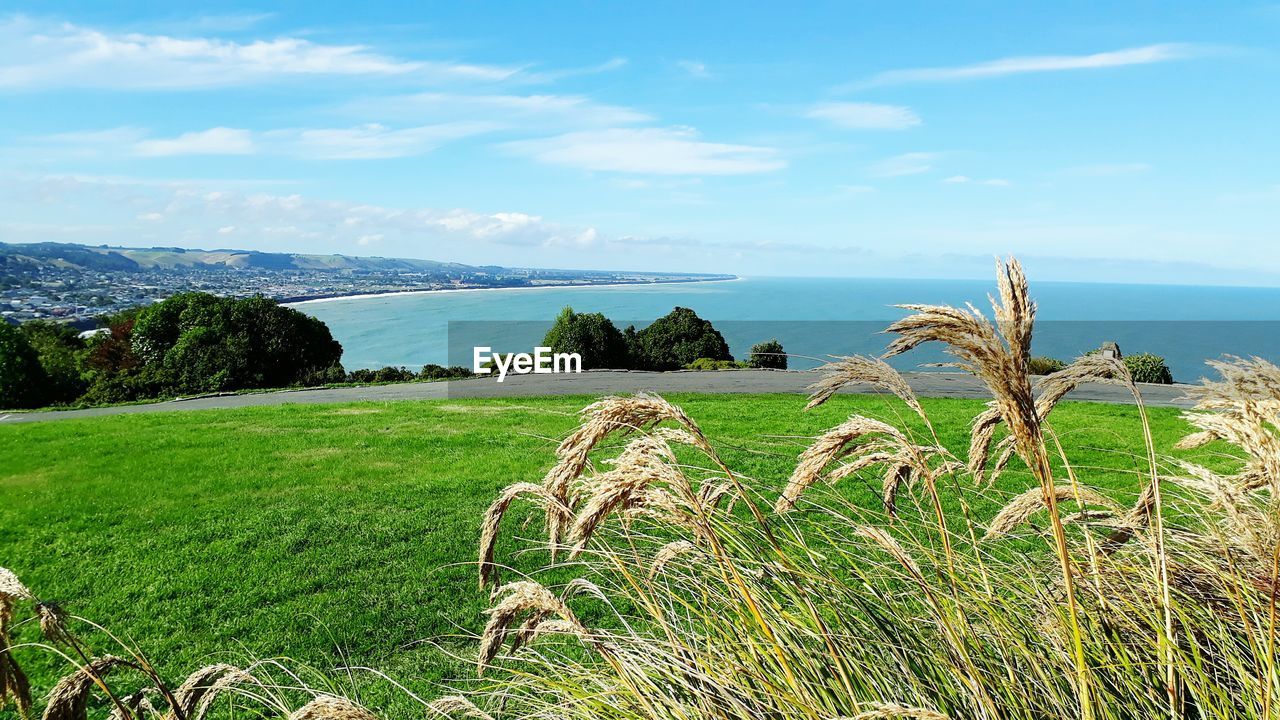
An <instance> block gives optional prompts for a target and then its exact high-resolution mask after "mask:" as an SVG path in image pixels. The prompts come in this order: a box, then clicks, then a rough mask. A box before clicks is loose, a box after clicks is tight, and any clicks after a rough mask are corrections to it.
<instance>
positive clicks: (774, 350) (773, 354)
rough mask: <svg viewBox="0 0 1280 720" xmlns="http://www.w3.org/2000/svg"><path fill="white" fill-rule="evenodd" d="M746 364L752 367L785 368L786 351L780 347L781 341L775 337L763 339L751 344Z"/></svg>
mask: <svg viewBox="0 0 1280 720" xmlns="http://www.w3.org/2000/svg"><path fill="white" fill-rule="evenodd" d="M747 364H748V365H750V366H751V367H754V368H771V369H773V370H786V369H787V351H786V350H783V349H782V343H780V342H778V341H777V340H776V339H775V340H765V341H764V342H762V343H756V344H755V345H752V346H751V353H750V354H748V355H747Z"/></svg>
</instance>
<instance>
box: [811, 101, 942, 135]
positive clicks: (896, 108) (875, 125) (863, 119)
mask: <svg viewBox="0 0 1280 720" xmlns="http://www.w3.org/2000/svg"><path fill="white" fill-rule="evenodd" d="M805 117H809V118H814V119H816V120H825V121H826V122H829V123H831V124H832V125H835V126H836V127H840V128H845V129H847V130H903V129H906V128H910V127H915V126H917V125H920V124H921V120H920V116H919V115H917V114H915V112H914V111H912V110H911V108H909V107H904V106H902V105H881V104H878V103H862V102H824V103H818V104H816V105H813V106H812V107H810V108H809V109H808V110H807V111H806V112H805Z"/></svg>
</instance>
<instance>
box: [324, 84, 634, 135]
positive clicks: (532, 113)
mask: <svg viewBox="0 0 1280 720" xmlns="http://www.w3.org/2000/svg"><path fill="white" fill-rule="evenodd" d="M344 110H345V111H347V112H349V113H352V114H358V115H361V116H366V117H367V116H369V115H376V116H377V117H381V118H392V117H393V118H400V119H410V120H412V121H416V122H422V121H423V120H449V121H460V120H480V121H485V122H492V123H495V124H501V125H509V126H512V127H517V126H518V127H522V128H527V127H529V126H530V124H531V123H534V124H537V125H540V126H551V127H556V128H574V127H593V126H601V125H629V124H632V123H639V122H649V121H651V120H653V118H652V117H651V116H649V115H647V114H645V113H643V112H640V111H637V110H633V109H631V108H628V107H622V106H619V105H607V104H602V103H597V102H595V101H593V100H591V99H589V98H586V97H582V96H580V95H501V94H478V95H470V94H462V93H438V92H429V93H416V94H412V95H396V96H390V97H376V98H364V99H360V100H354V101H352V102H349V103H347V105H346V106H345V108H344Z"/></svg>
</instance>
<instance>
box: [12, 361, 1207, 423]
mask: <svg viewBox="0 0 1280 720" xmlns="http://www.w3.org/2000/svg"><path fill="white" fill-rule="evenodd" d="M905 376H906V378H907V382H908V383H909V384H910V385H911V387H912V389H914V390H915V391H916V393H917V394H918V395H920V396H922V397H943V398H980V399H986V398H989V397H990V393H988V392H987V389H986V388H985V387H984V386H983V385H982V383H981V382H979V381H978V380H977V379H976V378H974V377H972V376H970V375H964V374H960V373H949V372H910V373H906V374H905ZM819 377H820V375H819V374H818V373H816V372H813V371H808V372H787V371H780V370H722V371H707V372H667V373H654V372H633V371H620V370H602V371H590V372H584V373H581V374H567V375H508V376H507V377H506V379H505V380H504V381H503V382H501V383H499V382H497V381H496V379H494V378H492V377H486V378H471V379H468V380H452V381H448V382H419V383H403V384H396V385H367V386H354V387H338V388H316V389H306V390H281V391H273V392H261V393H241V394H231V395H207V396H201V397H194V398H183V399H178V400H168V401H165V402H157V403H147V404H141V405H116V406H113V407H102V408H85V409H82V410H42V411H37V412H12V413H8V414H3V413H0V425H4V424H12V423H22V422H44V421H49V420H69V419H72V418H90V417H103V416H107V415H128V414H132V413H152V412H175V411H189V410H215V409H227V408H242V407H259V406H265V405H289V404H299V405H315V404H326V403H350V402H388V401H399V400H444V399H452V398H501V397H530V396H536V395H593V396H600V395H615V394H619V393H634V392H642V391H648V392H656V393H660V394H670V393H727V394H733V393H792V394H803V393H805V392H807V390H806V388H807V387H808V386H809V385H810V384H812V383H813V382H815V381H816V380H818V379H819ZM1187 387H1188V386H1186V385H1142V386H1141V390H1142V397H1143V401H1144V402H1145V403H1146V404H1147V405H1151V406H1165V407H1190V406H1191V404H1192V403H1191V401H1189V400H1187V399H1186V398H1185V394H1186V390H1187ZM875 391H876V389H875V388H873V387H871V386H869V385H861V384H853V385H849V386H847V387H845V388H843V389H842V390H841V392H842V393H868V392H875ZM1068 399H1070V400H1081V401H1089V402H1103V403H1127V404H1131V403H1132V402H1133V398H1132V397H1131V396H1130V395H1129V391H1128V390H1126V389H1124V388H1122V387H1119V386H1116V385H1108V384H1101V383H1089V384H1086V385H1082V386H1081V387H1080V388H1078V389H1077V390H1076V391H1075V392H1073V393H1072V394H1071V396H1070V397H1069V398H1068Z"/></svg>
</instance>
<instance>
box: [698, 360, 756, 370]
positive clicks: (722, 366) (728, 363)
mask: <svg viewBox="0 0 1280 720" xmlns="http://www.w3.org/2000/svg"><path fill="white" fill-rule="evenodd" d="M745 367H749V366H748V365H747V364H746V363H741V362H735V361H733V360H712V359H711V358H698V359H697V360H694V361H693V362H691V363H689V364H688V365H685V366H684V369H685V370H738V369H741V368H745Z"/></svg>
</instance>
